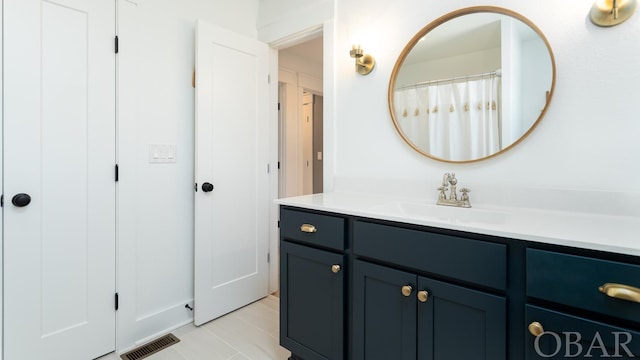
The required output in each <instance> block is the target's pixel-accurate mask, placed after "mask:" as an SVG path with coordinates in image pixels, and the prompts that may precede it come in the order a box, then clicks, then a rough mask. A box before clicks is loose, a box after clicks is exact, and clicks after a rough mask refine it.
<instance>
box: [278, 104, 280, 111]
mask: <svg viewBox="0 0 640 360" xmlns="http://www.w3.org/2000/svg"><path fill="white" fill-rule="evenodd" d="M278 111H280V103H278Z"/></svg>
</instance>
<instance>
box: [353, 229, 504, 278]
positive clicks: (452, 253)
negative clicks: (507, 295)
mask: <svg viewBox="0 0 640 360" xmlns="http://www.w3.org/2000/svg"><path fill="white" fill-rule="evenodd" d="M353 236H354V238H353V251H354V253H356V254H357V255H360V256H366V257H369V258H372V259H376V260H380V261H385V262H389V263H394V264H398V265H400V266H405V267H410V268H413V269H416V270H419V271H425V272H427V273H430V274H437V275H441V276H446V277H448V278H454V279H459V280H462V281H466V282H469V283H474V284H478V285H482V286H487V287H490V288H494V289H498V290H505V289H506V287H507V280H506V273H507V247H506V245H504V244H496V243H490V242H485V241H481V240H472V239H466V238H461V237H456V236H449V235H442V234H434V233H431V232H427V231H420V230H412V229H405V228H401V227H394V226H388V225H382V224H374V223H369V222H363V221H356V222H355V223H354V228H353Z"/></svg>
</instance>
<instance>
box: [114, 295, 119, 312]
mask: <svg viewBox="0 0 640 360" xmlns="http://www.w3.org/2000/svg"><path fill="white" fill-rule="evenodd" d="M115 300H116V311H118V302H119V301H118V293H116V296H115Z"/></svg>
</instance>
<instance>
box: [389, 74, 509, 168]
mask: <svg viewBox="0 0 640 360" xmlns="http://www.w3.org/2000/svg"><path fill="white" fill-rule="evenodd" d="M499 94H500V78H499V77H491V78H485V79H479V80H468V81H464V82H458V83H453V82H452V83H442V82H440V83H439V84H437V85H428V86H426V85H420V86H416V87H408V88H404V89H401V90H396V92H395V99H394V101H395V104H397V106H396V107H395V110H396V114H395V115H396V120H397V122H398V126H399V127H400V129H401V131H402V133H403V134H404V136H405V138H406V139H407V140H408V141H410V142H411V143H413V145H414V146H416V147H417V148H419V149H421V150H422V151H424V152H425V153H427V154H429V155H431V156H434V157H437V158H441V159H446V160H452V161H465V160H470V159H478V158H483V157H486V156H489V155H492V154H494V153H496V152H497V151H499V150H500V149H501V144H500V138H501V137H500V128H501V124H500V99H499Z"/></svg>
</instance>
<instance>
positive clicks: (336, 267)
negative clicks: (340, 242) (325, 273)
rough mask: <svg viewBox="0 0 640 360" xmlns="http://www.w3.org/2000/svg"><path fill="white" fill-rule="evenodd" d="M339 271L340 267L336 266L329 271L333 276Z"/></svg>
mask: <svg viewBox="0 0 640 360" xmlns="http://www.w3.org/2000/svg"><path fill="white" fill-rule="evenodd" d="M341 269H342V268H341V267H340V265H338V264H335V265H333V266H331V271H332V272H333V273H334V274H337V273H339V272H340V270H341Z"/></svg>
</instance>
